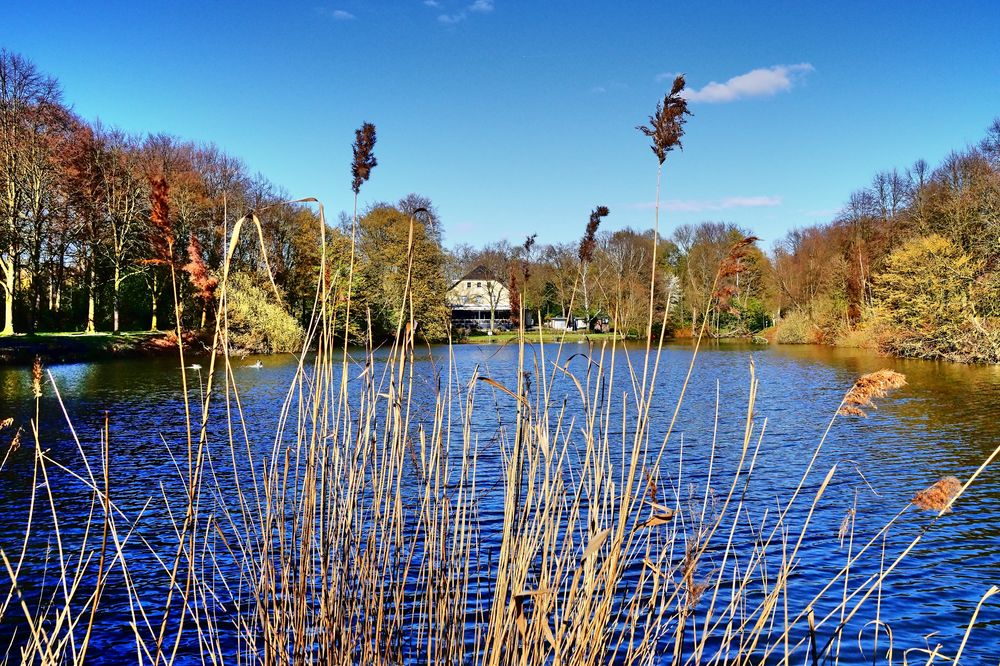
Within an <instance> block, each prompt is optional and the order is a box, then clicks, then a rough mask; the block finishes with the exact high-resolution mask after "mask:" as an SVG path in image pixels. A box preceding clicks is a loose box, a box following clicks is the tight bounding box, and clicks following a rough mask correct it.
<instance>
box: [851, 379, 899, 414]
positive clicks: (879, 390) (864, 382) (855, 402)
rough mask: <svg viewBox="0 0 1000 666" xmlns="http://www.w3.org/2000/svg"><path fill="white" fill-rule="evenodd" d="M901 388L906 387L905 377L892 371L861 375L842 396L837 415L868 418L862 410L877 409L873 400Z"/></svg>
mask: <svg viewBox="0 0 1000 666" xmlns="http://www.w3.org/2000/svg"><path fill="white" fill-rule="evenodd" d="M903 386H906V375H903V374H901V373H899V372H896V371H894V370H887V369H882V370H876V371H875V372H870V373H868V374H867V375H861V377H859V378H858V381H856V382H854V386H852V387H851V390H850V391H848V392H847V395H845V396H844V402H843V404H841V406H840V409H838V410H837V413H838V414H840V415H841V416H868V414H867V413H865V411H864V410H863V409H862V408H863V407H870V408H871V409H878V407H876V406H875V403H874V402H872V400H873V398H884V397H885V396H887V395H888V394H889V391H891V390H893V389H898V388H902V387H903Z"/></svg>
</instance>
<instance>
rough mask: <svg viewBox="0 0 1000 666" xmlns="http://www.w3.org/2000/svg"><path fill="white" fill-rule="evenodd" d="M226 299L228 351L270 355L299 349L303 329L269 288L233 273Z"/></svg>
mask: <svg viewBox="0 0 1000 666" xmlns="http://www.w3.org/2000/svg"><path fill="white" fill-rule="evenodd" d="M226 298H227V305H228V307H227V316H228V333H229V347H230V350H231V351H237V352H246V353H250V354H272V353H280V352H293V351H298V350H300V349H301V348H302V340H303V336H304V332H303V330H302V326H300V325H299V323H298V322H297V321H296V320H295V318H294V317H293V316H292V315H291V314H289V313H288V311H287V310H286V309H285V307H284V304H283V303H281V302H280V301H279V300H278V298H277V296H276V295H275V293H274V291H273V290H272V289H271V288H270V287H269V286H264V285H261V284H258V283H257V282H256V281H255V280H254V279H253V277H252V276H251V275H249V274H247V273H242V272H237V273H233V274H232V275H230V276H229V283H228V285H227V293H226Z"/></svg>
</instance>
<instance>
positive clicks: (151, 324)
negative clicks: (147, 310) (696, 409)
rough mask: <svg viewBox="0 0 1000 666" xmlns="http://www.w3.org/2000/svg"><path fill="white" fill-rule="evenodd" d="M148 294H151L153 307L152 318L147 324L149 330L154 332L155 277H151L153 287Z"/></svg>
mask: <svg viewBox="0 0 1000 666" xmlns="http://www.w3.org/2000/svg"><path fill="white" fill-rule="evenodd" d="M150 294H151V297H150V301H151V303H152V306H153V318H152V321H151V322H150V324H149V330H150V331H155V330H156V275H153V285H152V288H151V289H150Z"/></svg>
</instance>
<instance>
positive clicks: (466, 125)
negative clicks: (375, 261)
mask: <svg viewBox="0 0 1000 666" xmlns="http://www.w3.org/2000/svg"><path fill="white" fill-rule="evenodd" d="M85 5H87V6H85ZM0 45H2V46H4V47H6V48H9V49H12V50H14V51H18V52H20V53H22V54H23V55H25V56H27V57H28V58H30V59H31V60H33V61H34V62H35V63H36V65H38V66H39V67H40V68H41V69H42V70H44V71H46V72H48V73H50V74H52V75H54V76H56V77H57V78H58V79H59V80H60V81H61V83H62V85H63V88H64V91H65V96H66V99H67V101H69V102H71V103H72V104H73V105H74V107H75V109H76V111H77V112H78V113H80V114H81V115H82V116H84V117H86V118H91V119H93V118H97V117H100V118H101V120H102V121H104V122H105V123H106V124H110V125H116V126H120V127H123V128H125V129H128V130H131V131H164V132H168V133H171V134H175V135H177V136H179V137H182V138H185V139H194V140H198V141H212V142H214V143H216V144H217V145H219V146H220V147H222V148H224V149H225V150H227V151H228V152H230V153H232V154H234V155H237V156H239V157H241V158H243V159H244V160H245V161H246V162H247V164H248V165H249V166H250V167H251V169H253V170H255V171H260V172H262V173H264V174H265V175H266V176H268V177H269V178H270V179H271V180H273V181H274V182H276V183H278V184H280V185H282V186H284V187H285V188H286V189H287V190H288V191H289V192H290V193H291V194H292V195H294V196H309V195H312V196H317V197H319V198H320V199H322V200H323V201H324V203H325V204H326V206H327V210H328V212H332V215H335V214H336V212H337V211H339V210H345V209H348V208H350V206H351V196H352V193H351V191H350V180H351V177H350V168H349V166H350V159H351V142H352V140H353V136H354V135H353V132H354V129H355V128H357V127H358V126H359V125H360V124H361V122H362V121H371V122H374V123H375V124H376V126H377V128H378V144H377V146H376V154H377V156H378V160H379V166H378V167H377V168H376V169H375V171H374V172H373V175H372V178H371V180H370V181H369V182H368V183H367V184H366V185H365V186H364V188H363V190H362V203H364V202H371V201H377V200H395V199H398V198H399V197H401V196H403V195H405V194H406V193H408V192H411V191H413V192H419V193H421V194H424V195H426V196H429V197H430V198H431V199H432V200H433V201H434V203H435V205H436V206H437V207H438V209H439V211H440V213H441V217H442V220H443V224H444V230H445V241H446V244H448V245H453V244H456V243H463V242H465V243H472V244H480V243H483V242H487V241H493V240H497V239H500V238H508V239H510V240H511V241H512V242H515V243H518V242H520V241H521V240H522V239H523V237H524V236H525V235H527V234H530V233H535V232H537V233H538V234H539V241H540V242H558V241H564V240H572V239H575V238H577V237H579V235H580V234H581V233H582V230H583V228H584V226H585V225H586V222H587V218H588V216H589V212H590V210H591V208H593V207H594V206H596V205H598V204H604V205H607V206H609V207H610V208H611V215H610V216H609V217H608V218H607V219H606V221H605V223H604V227H605V228H611V229H614V228H621V227H624V226H633V227H637V228H647V227H650V226H651V225H652V221H653V212H652V209H651V203H652V201H653V199H654V194H655V172H656V158H655V156H654V155H653V154H652V152H651V151H650V150H649V148H648V147H647V140H646V138H645V137H643V136H641V135H640V134H639V133H638V132H636V131H635V129H634V127H635V126H636V125H638V124H640V123H644V122H646V119H647V117H648V115H649V114H650V113H651V112H652V111H653V108H654V105H655V104H656V102H657V100H658V99H661V98H662V96H663V94H664V92H665V91H666V89H667V88H668V87H669V85H670V80H669V78H670V76H671V75H672V74H673V73H675V72H684V73H686V74H687V77H688V83H689V86H690V88H691V89H692V90H693V91H694V93H693V95H692V103H691V109H692V111H693V112H694V114H695V115H694V117H693V118H691V119H690V121H689V123H688V125H687V135H686V136H685V139H684V148H685V149H684V152H682V153H671V154H670V155H669V156H668V158H667V162H666V164H665V172H664V193H663V198H664V200H665V209H666V210H665V212H664V216H663V218H662V219H661V231H663V232H665V233H668V234H669V232H670V230H671V229H672V228H673V227H674V226H676V225H678V224H681V223H694V222H698V221H701V220H726V221H732V222H736V223H738V224H741V225H744V226H746V227H748V228H750V229H752V230H753V231H755V232H756V233H757V234H758V235H759V236H761V237H763V238H764V240H765V243H766V244H770V242H773V241H774V240H776V239H778V238H780V237H781V236H782V235H783V234H784V233H785V232H786V231H787V230H788V229H790V228H793V227H798V226H804V225H808V224H813V223H816V222H822V221H827V220H829V219H830V218H831V217H832V215H833V214H834V213H835V212H836V210H837V209H838V208H839V207H840V206H841V205H842V204H843V203H844V201H845V200H846V198H847V196H848V195H849V194H850V192H851V191H852V190H853V189H856V188H857V187H859V186H862V185H864V184H866V183H867V182H868V180H869V179H870V178H871V176H872V175H873V174H874V172H875V171H877V170H880V169H885V168H891V167H893V166H899V167H905V166H907V165H909V164H911V163H912V162H913V161H914V160H915V159H918V158H924V159H926V160H928V161H929V162H930V163H931V164H932V165H936V164H937V162H938V161H939V160H940V159H941V158H943V157H944V156H945V155H946V154H947V153H948V151H950V150H952V149H957V148H962V147H964V146H965V145H967V144H970V143H974V142H976V141H978V140H979V139H980V138H981V137H982V136H983V134H984V132H985V129H986V127H987V125H989V123H990V122H991V121H992V119H993V118H994V117H995V116H998V115H1000V8H998V6H997V4H996V3H994V2H992V1H983V2H955V3H943V2H918V1H911V2H888V1H886V2H837V3H820V2H815V3H811V2H691V3H668V2H638V1H634V2H631V1H630V2H621V3H617V2H599V3H598V2H584V1H576V2H569V1H561V0H559V1H552V2H546V1H543V0H536V1H530V2H528V1H515V0H399V1H397V2H388V1H386V2H377V1H375V0H307V1H305V2H284V3H278V2H274V3H252V2H244V3H221V2H208V1H204V0H202V1H201V2H187V1H181V0H177V1H174V2H168V3H156V4H155V5H154V4H152V3H142V2H138V3H137V2H115V1H107V2H100V3H70V2H62V3H53V2H46V1H44V0H33V1H31V2H15V3H14V5H13V6H8V7H6V8H5V9H4V11H3V21H2V24H0ZM332 215H331V217H332Z"/></svg>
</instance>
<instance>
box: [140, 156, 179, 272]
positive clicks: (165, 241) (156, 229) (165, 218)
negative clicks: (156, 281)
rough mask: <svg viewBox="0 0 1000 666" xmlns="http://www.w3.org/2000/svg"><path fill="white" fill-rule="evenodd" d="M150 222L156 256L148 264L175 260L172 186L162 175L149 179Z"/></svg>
mask: <svg viewBox="0 0 1000 666" xmlns="http://www.w3.org/2000/svg"><path fill="white" fill-rule="evenodd" d="M149 188H150V194H149V200H150V215H149V221H150V223H151V224H152V227H153V233H152V235H151V241H152V245H153V254H154V256H153V257H152V258H151V259H149V260H148V261H147V263H154V264H162V263H168V262H171V261H172V260H173V256H172V255H173V247H174V230H173V228H172V227H171V225H170V185H168V184H167V179H166V178H164V177H163V176H162V175H156V176H150V178H149Z"/></svg>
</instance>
